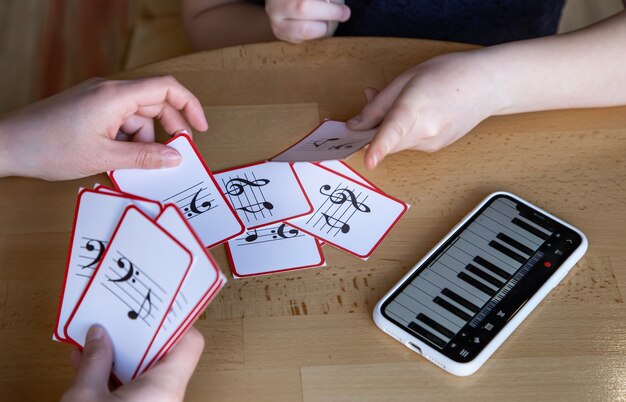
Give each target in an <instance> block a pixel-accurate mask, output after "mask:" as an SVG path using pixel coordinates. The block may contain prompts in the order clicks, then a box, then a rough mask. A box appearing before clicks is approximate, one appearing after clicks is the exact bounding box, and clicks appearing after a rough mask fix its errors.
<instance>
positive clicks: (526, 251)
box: [496, 233, 534, 256]
mask: <svg viewBox="0 0 626 402" xmlns="http://www.w3.org/2000/svg"><path fill="white" fill-rule="evenodd" d="M496 237H497V238H498V239H500V240H502V241H503V242H505V243H506V244H508V245H509V246H513V247H514V248H516V249H518V250H519V251H521V252H522V253H524V254H526V255H528V256H531V255H532V254H533V253H534V250H533V249H532V248H530V247H526V246H525V245H523V244H522V243H520V242H518V241H517V240H515V239H513V238H511V237H509V236H507V235H505V234H504V233H498V235H497V236H496Z"/></svg>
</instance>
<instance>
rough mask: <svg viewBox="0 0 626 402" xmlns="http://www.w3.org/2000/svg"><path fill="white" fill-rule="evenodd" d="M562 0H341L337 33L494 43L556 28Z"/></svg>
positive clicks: (525, 37)
mask: <svg viewBox="0 0 626 402" xmlns="http://www.w3.org/2000/svg"><path fill="white" fill-rule="evenodd" d="M563 3H564V0H500V1H498V0H483V1H480V0H439V1H436V0H431V1H425V0H421V1H420V0H346V4H347V5H348V6H349V7H350V9H351V11H352V15H351V17H350V19H349V20H348V21H347V22H345V23H343V24H339V27H338V28H337V31H336V32H335V35H336V36H386V37H403V38H420V39H437V40H445V41H452V42H464V43H474V44H477V45H495V44H498V43H503V42H511V41H515V40H521V39H530V38H536V37H539V36H547V35H553V34H555V33H556V30H557V27H558V24H559V19H560V17H561V10H562V9H563Z"/></svg>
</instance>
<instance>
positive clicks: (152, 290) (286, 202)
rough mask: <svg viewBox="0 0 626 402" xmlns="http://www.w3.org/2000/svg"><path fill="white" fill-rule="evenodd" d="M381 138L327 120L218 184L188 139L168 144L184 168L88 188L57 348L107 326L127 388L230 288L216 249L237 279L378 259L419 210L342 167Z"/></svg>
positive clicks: (116, 174) (225, 174) (118, 174)
mask: <svg viewBox="0 0 626 402" xmlns="http://www.w3.org/2000/svg"><path fill="white" fill-rule="evenodd" d="M373 135H374V131H373V130H371V131H367V132H355V131H351V130H349V129H347V128H346V126H345V123H343V122H338V121H332V120H327V121H325V122H323V123H322V124H320V125H319V126H318V127H317V128H316V129H315V130H313V131H312V132H311V133H309V134H308V135H307V136H306V137H305V138H303V139H302V140H301V141H299V142H298V143H297V144H295V145H293V146H291V147H290V148H288V149H287V150H285V151H283V152H281V153H280V154H279V155H277V156H275V157H273V158H271V159H270V160H268V161H264V162H258V163H254V164H249V165H245V166H240V167H234V168H231V169H226V170H222V171H219V172H215V173H213V172H211V170H210V169H209V167H208V166H207V165H206V163H205V162H204V160H203V159H202V157H201V155H200V153H199V152H198V150H197V149H196V148H195V146H194V144H193V141H192V140H191V138H190V137H189V136H188V135H186V134H184V133H183V134H180V135H178V136H176V137H174V138H172V139H171V140H170V141H169V142H168V143H167V145H169V146H170V147H172V148H174V149H176V150H177V151H178V152H179V153H180V154H181V156H182V162H181V164H180V165H179V166H177V167H174V168H169V169H156V170H140V169H127V170H117V171H112V172H109V177H110V178H111V180H112V182H113V184H114V185H115V188H109V187H106V186H102V185H96V186H95V187H94V188H93V189H81V190H80V191H79V194H78V200H77V203H76V212H75V217H74V225H73V230H72V237H71V242H70V250H69V254H68V260H67V267H66V273H65V280H64V283H63V288H62V291H61V297H60V302H59V309H58V317H57V324H56V328H55V331H54V336H53V339H55V340H58V341H62V342H67V343H71V344H74V345H77V346H79V347H82V346H84V342H85V335H86V333H87V330H88V329H89V328H90V327H91V326H92V325H94V324H98V325H101V326H103V327H104V328H105V329H106V331H107V333H108V334H109V336H110V338H111V340H112V342H113V349H114V367H113V373H114V375H115V377H116V378H117V380H118V381H120V382H121V383H127V382H128V381H130V380H132V379H133V378H136V377H137V376H139V375H140V374H141V373H142V372H144V371H145V370H146V369H148V368H150V367H151V366H152V365H154V364H155V363H156V362H158V361H159V359H161V358H162V357H163V356H165V355H166V354H167V353H168V351H169V350H170V349H172V348H173V347H174V346H175V345H176V343H177V341H178V340H179V339H180V338H181V337H182V336H183V335H184V334H185V332H186V331H187V330H188V329H189V327H190V326H191V325H192V324H193V322H194V321H195V320H196V319H197V318H198V316H199V315H200V314H201V313H202V312H203V311H204V309H205V308H206V307H207V306H208V304H209V303H210V301H211V300H212V299H213V298H214V297H215V295H216V294H217V293H218V292H219V290H220V289H221V288H222V287H223V286H224V285H225V284H226V277H225V276H224V275H223V274H222V272H221V270H220V268H219V267H218V265H217V264H216V262H215V261H214V260H213V258H212V257H211V255H210V254H209V253H208V249H209V248H211V247H214V246H216V245H219V244H224V245H225V248H226V252H227V256H228V260H229V263H230V266H231V271H232V275H233V277H234V278H245V277H250V276H256V275H267V274H273V273H278V272H285V271H291V270H296V269H303V268H312V267H323V266H325V265H326V259H325V257H324V254H323V253H322V245H324V244H328V245H330V246H333V247H336V248H338V249H340V250H343V251H345V252H347V253H350V254H352V255H354V256H356V257H358V258H361V259H363V260H367V259H368V258H369V257H370V256H371V255H372V253H373V252H374V251H375V249H376V248H377V247H378V246H379V245H380V244H381V242H382V241H383V239H384V238H385V236H386V235H387V234H388V233H389V232H390V231H391V230H392V229H393V227H394V225H395V224H396V223H397V222H398V221H399V219H400V218H401V217H402V215H403V214H404V213H405V212H406V211H407V209H408V207H409V206H408V204H406V203H404V202H402V201H400V200H397V199H395V198H393V197H391V196H390V195H387V194H385V193H383V192H382V191H381V190H380V189H378V188H377V187H376V186H375V185H374V184H373V183H371V182H369V181H367V180H366V179H365V178H363V177H362V176H361V175H359V174H358V173H357V172H356V171H354V170H352V169H351V168H350V167H349V166H348V165H347V164H345V163H344V162H343V161H341V160H340V159H345V158H347V157H349V156H350V155H352V154H354V153H355V152H357V151H358V150H360V149H362V148H363V147H364V146H365V145H367V144H368V143H369V142H370V141H371V139H372V138H373Z"/></svg>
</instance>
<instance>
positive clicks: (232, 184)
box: [226, 178, 270, 196]
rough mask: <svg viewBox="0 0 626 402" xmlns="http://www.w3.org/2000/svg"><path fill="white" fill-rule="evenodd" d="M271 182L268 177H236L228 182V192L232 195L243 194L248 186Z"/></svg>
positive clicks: (260, 185) (263, 184)
mask: <svg viewBox="0 0 626 402" xmlns="http://www.w3.org/2000/svg"><path fill="white" fill-rule="evenodd" d="M269 183H270V181H269V180H268V179H258V180H246V179H240V178H234V179H230V180H229V181H228V182H226V193H228V194H229V195H232V196H238V195H241V194H243V192H244V191H245V187H246V186H250V187H263V186H265V185H267V184H269Z"/></svg>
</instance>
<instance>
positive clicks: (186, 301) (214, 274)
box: [139, 205, 226, 373]
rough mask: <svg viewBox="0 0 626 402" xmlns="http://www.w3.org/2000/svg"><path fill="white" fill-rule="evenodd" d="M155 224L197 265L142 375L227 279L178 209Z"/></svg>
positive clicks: (170, 208) (171, 209)
mask: <svg viewBox="0 0 626 402" xmlns="http://www.w3.org/2000/svg"><path fill="white" fill-rule="evenodd" d="M156 222H157V224H158V225H159V226H161V227H162V228H163V229H165V230H166V231H167V232H169V233H170V234H171V235H172V236H174V237H175V238H176V240H178V241H179V242H180V243H181V244H182V245H183V246H185V248H187V249H188V250H189V251H190V252H191V254H192V255H193V256H194V261H193V264H192V265H191V269H190V270H189V273H188V274H187V277H186V278H185V282H184V283H183V286H182V287H181V288H180V292H178V295H177V296H176V299H175V300H174V304H172V308H171V310H170V312H169V313H168V314H167V316H166V317H165V321H164V322H163V326H162V327H161V328H160V329H159V332H158V333H157V336H156V338H155V339H154V342H153V343H152V345H151V346H150V350H149V351H148V353H147V354H146V358H145V359H144V362H143V364H142V367H141V369H140V370H139V372H140V373H141V372H143V370H144V369H145V368H146V367H147V366H148V365H149V364H150V363H151V362H152V360H153V359H155V358H156V357H157V356H158V355H159V354H160V352H162V351H163V349H165V348H166V346H167V345H168V344H169V342H170V340H171V339H172V338H173V337H175V336H176V335H177V334H178V333H179V332H180V331H181V330H184V329H185V328H186V327H187V325H186V324H187V323H189V321H192V320H193V319H194V318H195V313H196V312H197V311H198V310H200V309H201V308H202V307H203V303H204V301H205V300H206V299H207V298H209V297H211V296H212V294H213V293H215V291H216V290H217V289H218V288H219V287H220V285H221V284H222V282H224V281H225V279H226V278H224V276H223V275H222V273H221V271H220V270H219V268H218V267H217V265H216V263H215V262H214V261H213V258H212V257H209V255H208V254H207V253H206V249H205V248H204V247H203V245H202V243H200V240H199V239H197V238H196V236H195V235H194V233H193V232H192V230H191V229H190V228H189V226H188V225H187V221H186V220H185V218H184V217H183V216H182V215H181V214H180V212H179V211H178V208H176V207H175V206H173V205H169V206H168V207H166V208H165V209H164V210H163V213H162V214H161V215H160V216H159V217H158V219H157V221H156Z"/></svg>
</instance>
